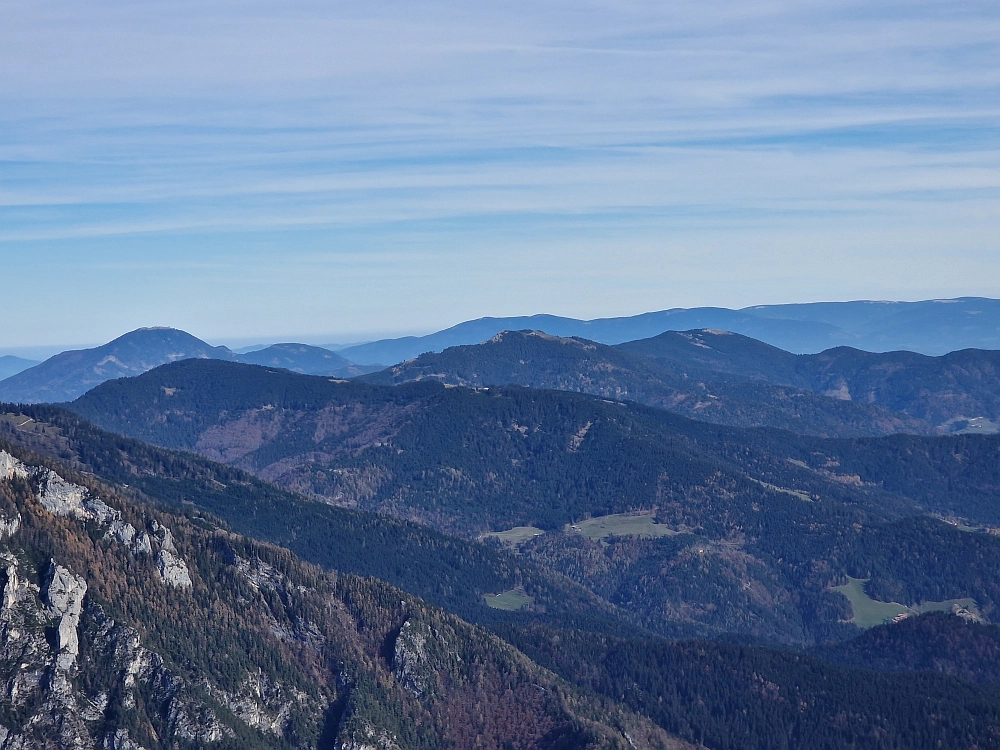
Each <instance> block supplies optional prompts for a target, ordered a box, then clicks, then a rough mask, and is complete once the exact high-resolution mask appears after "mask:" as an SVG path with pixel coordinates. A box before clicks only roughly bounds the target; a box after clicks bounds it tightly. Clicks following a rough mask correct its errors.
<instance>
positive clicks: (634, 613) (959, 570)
mask: <svg viewBox="0 0 1000 750" xmlns="http://www.w3.org/2000/svg"><path fill="white" fill-rule="evenodd" d="M74 408H78V409H79V410H80V411H81V412H82V413H84V414H86V415H87V416H88V417H90V418H93V419H94V420H95V421H98V422H100V423H103V424H104V425H106V426H107V427H109V428H111V429H114V430H117V431H120V432H128V433H131V434H133V435H137V436H139V437H143V438H145V439H148V440H152V441H155V442H157V443H160V444H163V445H172V446H176V447H182V448H186V449H195V450H198V451H200V452H202V453H203V454H205V455H209V456H215V457H218V458H222V459H224V460H226V461H228V462H230V463H232V464H234V465H237V466H241V467H244V468H247V469H249V470H251V471H252V472H253V473H255V474H257V475H258V476H261V477H265V478H268V479H273V480H276V481H278V482H280V483H282V484H284V485H285V486H287V487H291V488H297V489H302V490H303V491H306V492H307V493H309V494H311V495H312V496H313V497H316V498H320V499H326V500H327V501H329V502H334V503H338V504H342V505H356V506H357V507H359V508H364V509H369V510H376V511H379V512H382V513H387V514H392V515H397V516H402V517H404V518H409V519H416V520H420V521H422V522H424V523H426V524H429V525H432V526H436V527H437V528H439V529H441V530H445V531H450V532H457V533H461V534H464V535H466V536H467V537H475V536H478V535H479V534H480V533H482V532H485V531H494V532H497V531H502V530H506V529H510V528H511V527H519V526H531V527H535V530H536V531H537V532H538V533H535V532H531V531H530V529H529V533H531V534H534V535H535V536H534V538H533V539H530V540H528V541H523V542H521V543H520V547H519V549H520V554H521V559H525V560H530V561H532V562H533V563H535V564H537V565H540V566H543V567H544V568H546V569H548V570H552V571H555V572H557V573H561V574H563V575H565V576H567V577H569V578H571V579H573V580H574V581H575V582H576V583H578V584H580V586H583V587H585V588H586V589H587V590H589V591H590V592H591V593H592V594H593V595H595V596H597V597H600V598H601V599H603V600H604V601H605V602H607V603H609V605H614V606H616V607H618V608H619V609H623V610H625V611H627V612H628V613H629V615H630V616H631V617H633V618H635V621H636V622H638V623H640V624H642V625H643V626H645V627H646V628H649V629H652V630H656V631H658V632H661V633H663V634H666V635H672V634H678V633H685V632H686V633H691V634H694V633H702V634H706V635H709V634H718V633H726V632H729V633H738V634H742V635H747V636H752V637H756V638H764V639H768V640H776V641H781V642H785V643H812V642H816V641H819V640H826V639H843V638H845V637H848V636H849V631H852V630H853V629H854V628H855V627H856V625H854V624H853V621H852V622H851V623H847V624H845V621H851V620H852V607H851V605H850V604H849V603H848V600H847V599H846V598H845V596H844V594H843V593H841V592H840V591H835V590H834V587H838V586H844V585H847V584H848V581H849V580H850V579H854V580H863V581H867V582H866V583H865V584H864V586H865V591H866V592H867V596H869V597H871V598H872V599H874V600H877V601H879V602H882V603H885V605H886V606H888V607H889V609H890V610H893V611H895V612H899V611H903V610H907V609H910V608H914V610H915V611H916V609H915V608H919V607H922V606H923V603H924V602H944V603H945V604H941V605H940V606H950V604H948V602H951V601H953V600H954V601H959V600H965V599H972V600H974V601H975V603H976V606H977V607H978V608H979V611H980V612H981V613H982V614H983V615H984V616H986V617H987V618H991V619H992V618H994V617H996V616H997V615H996V612H997V611H998V610H997V606H998V604H1000V538H998V537H995V536H992V535H991V534H990V533H987V532H988V531H989V530H988V529H986V528H983V527H982V524H983V523H986V524H987V525H988V524H994V525H996V523H997V520H996V519H997V517H998V516H1000V509H998V508H997V503H996V493H995V488H996V487H997V486H1000V476H998V473H1000V465H998V462H997V461H996V454H997V450H998V447H1000V439H998V438H996V437H982V436H960V437H949V438H921V437H916V436H891V437H888V438H867V439H864V440H829V439H820V438H804V437H802V436H798V435H794V434H792V433H789V432H784V431H776V430H763V429H757V430H739V429H734V428H729V427H722V426H718V425H712V424H707V423H704V422H696V421H692V420H688V419H685V418H683V417H679V416H676V415H672V414H669V413H666V412H664V411H662V410H657V409H652V408H648V407H642V406H638V405H635V404H626V403H621V402H610V401H607V400H603V399H600V398H595V397H592V396H586V395H581V394H572V393H563V392H554V391H538V390H531V389H526V388H491V389H489V390H472V389H467V388H447V387H444V386H443V385H441V384H439V383H413V384H407V385H403V386H398V387H381V386H373V385H369V384H364V383H357V382H331V381H329V380H328V379H323V378H310V377H306V376H296V375H293V374H290V373H287V372H279V371H269V370H267V369H264V368H252V367H247V366H240V365H234V364H231V363H224V362H207V361H206V362H181V363H176V364H174V365H169V366H166V367H163V368H158V369H157V370H153V371H151V372H149V373H147V374H145V375H143V376H141V377H139V378H135V379H132V380H123V381H117V382H115V383H108V384H105V385H104V386H101V387H100V388H99V389H96V390H94V391H93V392H91V393H90V394H88V395H87V396H86V397H85V398H83V399H81V400H80V401H79V402H77V403H76V404H74ZM630 513H631V514H640V515H637V516H622V515H621V514H630ZM928 513H937V514H940V515H945V516H963V517H965V519H966V520H965V521H964V522H963V523H962V524H960V525H953V524H951V523H945V522H943V521H941V520H938V519H935V518H931V517H928V515H927V514H928ZM588 517H610V518H611V521H610V522H609V523H611V525H610V526H608V527H607V528H608V529H609V530H608V531H607V532H606V533H604V535H603V537H601V538H592V537H590V536H587V535H586V534H585V533H583V530H584V527H581V526H579V524H580V523H582V522H583V521H584V520H586V519H587V518H588ZM630 518H631V519H632V520H629V519H630ZM953 520H954V521H955V523H956V524H959V521H958V520H957V519H953ZM634 523H639V524H640V532H641V533H639V534H638V536H636V534H635V533H634V532H628V531H626V530H625V529H628V528H634V527H632V526H630V525H629V524H634ZM566 524H575V525H577V528H579V529H580V531H575V530H574V529H573V527H568V526H566ZM642 524H646V525H645V526H643V525H642ZM650 524H652V525H650ZM963 527H964V528H963ZM588 528H589V527H588ZM616 530H617V531H616ZM598 531H599V530H598ZM594 533H595V534H596V535H597V536H600V534H598V533H597V531H595V532H594ZM651 535H652V536H651ZM503 538H506V537H500V539H503ZM499 543H502V542H498V544H499ZM855 585H860V584H855ZM893 602H895V604H892V603H893ZM894 608H895V609H894ZM900 608H901V609H900ZM854 614H857V613H854Z"/></svg>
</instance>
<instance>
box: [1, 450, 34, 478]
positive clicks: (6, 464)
mask: <svg viewBox="0 0 1000 750" xmlns="http://www.w3.org/2000/svg"><path fill="white" fill-rule="evenodd" d="M13 477H20V478H21V479H27V478H28V467H27V466H25V465H24V464H23V463H21V462H20V461H18V460H17V459H16V458H14V457H13V456H12V455H10V454H9V453H8V452H7V451H0V479H12V478H13Z"/></svg>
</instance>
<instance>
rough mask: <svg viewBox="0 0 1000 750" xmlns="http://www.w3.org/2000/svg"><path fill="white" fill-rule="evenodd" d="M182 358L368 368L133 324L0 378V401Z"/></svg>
mask: <svg viewBox="0 0 1000 750" xmlns="http://www.w3.org/2000/svg"><path fill="white" fill-rule="evenodd" d="M182 359H222V360H229V361H234V362H244V363H247V364H258V365H264V366H268V367H280V368H282V369H287V370H291V371H293V372H298V373H301V374H305V375H331V376H337V377H353V376H355V375H360V374H362V373H365V372H370V371H371V370H372V368H371V367H357V366H355V365H354V364H353V363H351V362H349V361H348V360H346V359H344V358H343V357H342V356H340V355H339V354H335V353H334V352H331V351H328V350H326V349H321V348H320V347H317V346H307V345H306V344H274V345H273V346H269V347H267V348H265V349H261V350H258V351H254V352H249V353H247V354H235V353H233V352H232V351H231V350H230V349H228V348H226V347H224V346H211V345H210V344H207V343H205V342H204V341H202V340H201V339H199V338H196V337H195V336H192V335H191V334H189V333H186V332H184V331H180V330H177V329H175V328H139V329H138V330H135V331H131V332H130V333H126V334H125V335H123V336H119V337H118V338H116V339H115V340H114V341H110V342H109V343H107V344H104V345H103V346H98V347H95V348H93V349H79V350H74V351H67V352H62V353H61V354H57V355H56V356H54V357H50V358H49V359H47V360H45V361H44V362H42V363H40V364H35V365H34V366H33V367H29V368H27V369H23V368H22V370H21V371H19V372H16V373H15V374H13V375H12V376H10V377H8V378H6V379H4V380H0V400H2V401H8V402H11V403H25V404H28V403H40V402H49V403H58V402H62V401H71V400H73V399H74V398H77V397H78V396H81V395H82V394H84V393H86V392H87V391H89V390H90V389H91V388H93V387H94V386H96V385H100V384H101V383H103V382H105V381H107V380H115V379H117V378H126V377H133V376H135V375H141V374H142V373H144V372H146V371H147V370H151V369H153V368H154V367H158V366H159V365H163V364H167V363H169V362H176V361H178V360H182Z"/></svg>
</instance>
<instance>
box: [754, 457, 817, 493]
mask: <svg viewBox="0 0 1000 750" xmlns="http://www.w3.org/2000/svg"><path fill="white" fill-rule="evenodd" d="M799 463H802V462H801V461H800V462H799ZM752 481H754V482H757V484H759V485H761V486H762V487H767V488H768V489H769V490H773V491H774V492H780V493H782V494H784V495H791V496H792V497H797V498H798V499H799V500H803V501H805V502H807V503H811V502H812V498H811V497H809V495H807V494H806V493H804V492H799V491H798V490H790V489H788V488H787V487H779V486H778V485H776V484H769V483H768V482H761V481H760V480H758V479H753V480H752Z"/></svg>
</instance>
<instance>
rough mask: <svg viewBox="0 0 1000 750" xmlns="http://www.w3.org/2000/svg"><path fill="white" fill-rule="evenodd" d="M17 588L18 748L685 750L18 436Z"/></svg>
mask: <svg viewBox="0 0 1000 750" xmlns="http://www.w3.org/2000/svg"><path fill="white" fill-rule="evenodd" d="M0 587H2V591H3V601H2V605H0V748H3V750H11V749H18V750H20V749H22V748H24V749H25V750H26V749H27V748H43V749H47V748H110V749H112V750H156V749H158V748H196V747H198V748H200V747H218V748H226V749H227V750H228V749H229V748H337V749H338V750H341V749H343V750H347V749H351V750H362V749H364V750H369V749H376V750H407V748H417V747H421V748H424V747H426V748H433V747H444V746H449V747H473V746H476V747H483V748H497V749H498V750H499V748H502V747H505V746H514V747H524V748H529V747H538V748H544V747H557V746H563V747H565V746H573V747H627V746H630V743H632V745H634V746H636V747H651V748H652V747H669V746H675V743H674V742H672V741H671V740H670V739H669V738H668V737H666V736H665V735H664V734H663V733H662V732H660V731H659V730H658V729H656V728H654V727H653V726H652V725H651V724H650V723H649V722H647V721H645V720H643V719H640V718H638V717H636V716H635V715H633V714H631V713H629V712H627V711H625V710H623V709H621V708H620V707H618V706H617V705H615V704H611V703H600V702H598V701H595V700H594V699H590V698H582V697H581V696H579V695H578V694H576V693H574V692H573V690H572V689H570V688H569V687H568V686H566V685H565V684H563V683H561V682H560V681H558V680H557V679H556V678H555V677H554V676H552V675H551V674H549V673H547V672H545V671H544V670H542V669H540V668H539V667H538V666H536V665H535V664H534V663H532V662H531V661H530V660H528V659H527V658H526V657H525V656H523V655H522V654H520V653H519V652H517V651H516V650H515V649H513V648H512V647H510V646H509V645H507V644H505V643H504V642H503V641H500V640H499V639H497V638H495V637H493V636H489V635H487V634H485V633H483V632H481V631H478V630H476V629H475V628H473V627H472V626H470V625H468V624H467V623H464V622H462V621H461V620H458V619H457V618H455V617H453V616H450V615H447V614H445V613H443V612H441V611H439V610H435V609H433V608H430V607H428V606H427V605H424V604H423V603H422V602H420V601H419V600H416V599H413V598H412V597H409V596H408V595H406V594H404V593H402V592H400V591H399V590H398V589H395V588H393V587H391V586H389V585H387V584H383V583H381V582H378V581H373V580H364V579H359V578H355V577H352V576H344V577H337V576H335V575H330V574H324V573H321V572H320V571H318V570H316V569H314V568H311V567H309V566H306V565H303V564H302V563H300V562H298V561H297V560H296V559H295V558H294V556H293V555H291V554H290V553H288V552H287V551H285V550H281V549H277V548H274V547H269V546H266V545H260V544H255V543H252V542H250V541H248V540H246V539H244V538H242V537H239V536H237V535H234V534H231V533H228V532H226V531H224V530H221V529H219V528H217V527H215V525H214V524H213V522H212V521H211V519H208V518H205V517H202V516H192V517H191V518H185V517H180V516H170V515H167V514H163V513H160V512H158V511H156V510H153V509H150V508H145V507H141V506H137V505H135V504H134V503H132V502H130V501H129V500H128V499H127V498H126V497H124V496H123V495H121V494H120V493H119V492H117V491H116V490H114V489H113V488H110V487H107V486H104V485H101V484H98V483H96V482H94V481H93V480H92V478H90V477H88V476H86V475H81V474H77V473H75V472H73V471H72V470H71V469H69V468H68V467H65V466H60V465H58V464H55V463H53V462H51V461H42V460H41V459H38V458H33V457H30V456H25V455H23V454H19V453H18V452H17V451H16V450H15V449H14V448H11V447H9V446H0ZM567 743H568V744H567Z"/></svg>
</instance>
